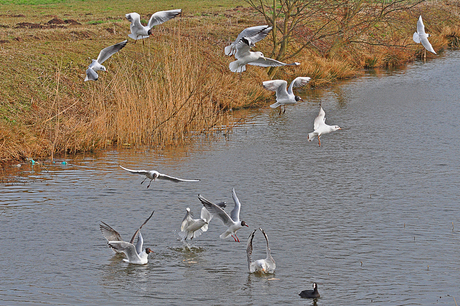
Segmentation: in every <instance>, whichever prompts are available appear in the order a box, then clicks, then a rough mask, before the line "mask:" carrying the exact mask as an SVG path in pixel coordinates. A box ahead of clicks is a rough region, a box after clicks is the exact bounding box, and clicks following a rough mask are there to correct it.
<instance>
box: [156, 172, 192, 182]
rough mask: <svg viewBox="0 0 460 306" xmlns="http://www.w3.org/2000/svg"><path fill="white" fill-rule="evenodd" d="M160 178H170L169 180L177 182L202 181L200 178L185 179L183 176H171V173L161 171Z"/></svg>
mask: <svg viewBox="0 0 460 306" xmlns="http://www.w3.org/2000/svg"><path fill="white" fill-rule="evenodd" d="M158 179H162V180H168V181H171V182H175V183H179V182H199V181H200V180H185V179H181V178H178V177H174V176H169V175H166V174H162V173H160V175H159V176H158Z"/></svg>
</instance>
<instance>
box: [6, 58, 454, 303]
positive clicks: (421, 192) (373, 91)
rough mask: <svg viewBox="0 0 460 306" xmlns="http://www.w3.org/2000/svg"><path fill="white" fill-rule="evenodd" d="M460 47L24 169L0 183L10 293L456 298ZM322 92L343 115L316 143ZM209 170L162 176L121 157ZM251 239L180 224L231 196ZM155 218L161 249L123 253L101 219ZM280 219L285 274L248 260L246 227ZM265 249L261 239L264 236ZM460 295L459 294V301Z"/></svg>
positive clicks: (174, 298) (278, 252) (230, 299)
mask: <svg viewBox="0 0 460 306" xmlns="http://www.w3.org/2000/svg"><path fill="white" fill-rule="evenodd" d="M459 71H460V53H459V52H449V53H448V54H447V56H446V57H443V58H439V59H436V60H433V61H430V62H428V63H422V62H418V63H415V64H413V65H411V66H410V67H409V68H408V69H407V70H404V71H396V72H392V73H387V74H385V75H378V76H374V75H372V74H369V75H367V76H366V77H364V78H360V79H356V80H352V81H349V82H346V83H344V84H341V85H339V86H336V87H333V88H330V89H325V90H321V91H318V90H315V91H313V90H308V91H307V92H306V93H304V94H303V96H304V97H305V98H306V99H305V100H306V102H302V103H298V104H296V105H294V106H292V107H289V108H288V109H287V111H286V113H285V114H284V115H281V116H278V114H277V112H276V111H272V110H270V109H269V108H268V107H267V108H266V109H262V110H259V111H254V112H253V113H251V114H250V115H249V119H248V122H247V123H245V124H243V125H242V126H240V127H238V128H236V129H235V130H234V132H233V133H232V134H230V135H226V136H225V137H224V136H222V137H220V138H218V139H213V140H201V141H200V140H198V141H197V142H196V144H195V145H194V146H193V147H192V148H187V149H186V150H169V151H163V152H155V151H153V150H134V149H133V150H120V151H107V152H101V153H99V154H97V155H94V156H91V155H88V156H78V157H76V158H74V159H66V162H67V164H62V163H61V160H57V161H56V162H55V163H50V162H48V163H45V165H40V164H35V165H34V166H31V165H23V166H22V167H20V168H13V167H12V169H11V174H10V175H9V176H7V177H4V178H3V184H2V185H1V186H0V188H1V189H0V192H1V194H0V233H1V236H0V237H1V238H0V242H1V257H2V260H0V270H1V271H2V277H1V278H0V304H2V305H31V304H38V303H48V304H59V305H75V304H88V305H94V304H103V305H104V304H111V305H126V304H127V305H138V304H145V303H148V304H153V305H211V304H212V305H237V304H239V305H269V304H275V305H276V304H278V305H280V304H282V305H284V304H291V305H314V301H311V300H303V299H300V298H299V297H298V293H299V292H300V291H301V290H304V289H311V284H312V282H317V283H318V286H319V291H320V293H321V295H322V297H321V298H320V299H319V300H317V302H316V304H317V305H369V304H376V305H455V302H454V298H456V300H457V301H459V300H460V261H459V254H460V235H459V231H460V211H459V210H460V208H459V198H460V188H459V187H460V186H459V181H460V180H459V178H460V162H459V156H458V155H459V152H460V145H459V132H460V126H459V120H458V118H459V116H460V103H459V102H460V98H459V97H460V86H459V83H460V73H459ZM319 103H322V106H323V108H324V109H325V111H326V117H327V122H328V123H329V124H338V125H340V126H341V127H342V128H343V130H341V131H337V132H334V133H332V134H328V135H325V136H323V138H322V147H318V145H317V142H316V141H314V142H307V139H306V136H307V133H308V132H309V131H311V130H312V126H313V120H314V118H315V116H316V115H317V113H318V110H319ZM119 165H123V166H125V167H128V168H134V169H157V170H159V171H161V172H163V173H168V174H170V175H174V176H178V177H184V178H200V179H201V182H199V183H188V184H173V183H170V182H162V181H159V182H154V183H152V186H151V187H150V188H149V189H147V188H146V186H145V184H144V185H141V184H140V182H141V180H142V178H141V177H138V176H136V175H131V174H129V173H127V172H125V171H123V170H121V169H120V168H119ZM232 188H235V189H236V191H237V193H238V196H239V198H240V201H241V202H242V211H241V217H242V219H243V220H245V221H246V222H247V223H249V225H250V228H249V229H248V228H244V229H242V230H240V231H239V232H238V236H239V238H240V239H241V241H242V242H241V243H236V242H234V241H233V239H231V238H229V239H227V240H222V239H219V235H220V234H221V233H222V232H223V231H224V227H223V226H222V224H221V223H220V222H219V221H218V220H213V221H212V222H211V224H210V227H209V231H208V232H206V233H204V234H203V235H202V236H200V237H199V238H198V239H196V241H194V243H193V246H192V248H191V249H190V250H189V249H186V248H184V247H183V245H182V243H181V242H180V241H179V240H178V235H177V231H178V230H179V227H180V223H181V221H182V218H183V216H184V214H185V208H186V207H190V208H191V210H192V212H194V213H195V216H198V215H199V210H200V209H201V204H200V202H199V201H198V199H197V197H196V196H197V194H199V193H200V194H202V195H203V196H204V197H206V198H208V199H210V200H213V201H216V202H217V201H226V202H227V203H228V205H229V207H228V208H227V211H230V210H231V209H232V206H233V202H232V199H231V190H232ZM152 210H155V214H154V216H153V218H152V219H151V220H150V222H149V223H148V224H147V225H146V226H145V227H144V228H143V230H142V233H143V236H144V239H145V244H146V245H147V246H149V247H151V248H153V250H154V252H155V253H154V254H153V255H151V257H150V262H149V264H147V265H145V266H135V265H129V264H126V263H124V262H123V261H122V259H121V258H120V257H117V256H113V255H112V252H111V251H110V250H109V249H108V248H107V246H106V244H105V240H104V238H103V237H102V235H101V233H100V231H99V222H100V221H104V222H107V223H108V224H110V225H111V226H113V227H114V228H115V229H117V230H118V231H119V232H120V234H121V235H122V237H124V238H125V239H129V238H130V237H131V235H132V233H133V232H134V231H135V229H136V228H137V227H138V226H139V225H140V224H141V223H142V222H143V221H144V220H145V218H146V217H147V216H148V215H149V213H150V212H151V211H152ZM257 227H262V228H264V229H265V231H266V232H267V234H268V236H269V238H270V241H271V247H272V255H273V257H274V258H275V260H276V263H277V270H276V273H275V274H274V275H270V276H267V277H257V276H254V275H250V274H248V270H247V263H246V250H245V249H246V239H247V236H248V235H249V234H250V232H251V231H252V229H253V228H257ZM254 243H255V246H254V247H255V251H254V257H255V258H262V257H264V256H265V253H264V239H263V236H262V235H261V234H260V233H259V232H258V233H257V234H256V236H255V239H254ZM457 303H458V302H457Z"/></svg>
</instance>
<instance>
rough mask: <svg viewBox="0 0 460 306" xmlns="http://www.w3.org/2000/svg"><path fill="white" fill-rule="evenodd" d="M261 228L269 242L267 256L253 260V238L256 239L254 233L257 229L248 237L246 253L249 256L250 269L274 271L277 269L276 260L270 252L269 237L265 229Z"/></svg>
mask: <svg viewBox="0 0 460 306" xmlns="http://www.w3.org/2000/svg"><path fill="white" fill-rule="evenodd" d="M259 230H260V231H261V232H262V234H263V235H264V237H265V241H266V242H267V258H265V259H259V260H256V261H252V240H253V239H254V234H255V233H256V231H257V229H255V230H254V231H253V232H252V234H251V235H249V238H248V246H247V248H246V254H247V256H248V269H249V272H250V273H274V272H275V269H276V264H275V260H274V259H273V257H272V255H271V253H270V246H269V245H268V237H267V234H265V231H264V230H263V229H261V228H259Z"/></svg>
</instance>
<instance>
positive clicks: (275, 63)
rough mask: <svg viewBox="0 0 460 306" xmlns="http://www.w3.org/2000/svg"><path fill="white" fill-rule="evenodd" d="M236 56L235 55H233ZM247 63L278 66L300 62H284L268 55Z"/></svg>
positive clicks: (293, 64)
mask: <svg viewBox="0 0 460 306" xmlns="http://www.w3.org/2000/svg"><path fill="white" fill-rule="evenodd" d="M235 57H236V56H235ZM248 64H249V65H254V66H260V67H279V66H298V65H300V63H297V62H295V63H292V64H286V63H283V62H280V61H277V60H275V59H272V58H268V57H265V58H264V57H261V58H259V59H258V60H257V61H253V62H249V63H248Z"/></svg>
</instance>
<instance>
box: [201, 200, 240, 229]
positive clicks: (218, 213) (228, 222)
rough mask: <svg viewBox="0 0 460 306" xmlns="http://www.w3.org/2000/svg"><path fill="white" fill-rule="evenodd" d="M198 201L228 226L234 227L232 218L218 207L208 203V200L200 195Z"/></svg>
mask: <svg viewBox="0 0 460 306" xmlns="http://www.w3.org/2000/svg"><path fill="white" fill-rule="evenodd" d="M198 199H199V200H200V201H201V203H202V204H203V206H204V207H206V209H207V210H208V211H209V212H210V213H211V214H212V215H213V216H215V217H218V218H219V219H220V220H221V221H222V222H223V223H224V225H226V226H231V225H233V220H232V218H230V216H229V215H228V214H227V213H226V212H225V211H224V210H223V209H222V208H221V207H219V206H218V205H216V204H214V203H212V202H210V201H208V200H207V199H205V198H203V197H202V196H201V195H200V194H199V195H198Z"/></svg>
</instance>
